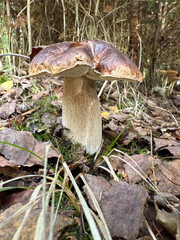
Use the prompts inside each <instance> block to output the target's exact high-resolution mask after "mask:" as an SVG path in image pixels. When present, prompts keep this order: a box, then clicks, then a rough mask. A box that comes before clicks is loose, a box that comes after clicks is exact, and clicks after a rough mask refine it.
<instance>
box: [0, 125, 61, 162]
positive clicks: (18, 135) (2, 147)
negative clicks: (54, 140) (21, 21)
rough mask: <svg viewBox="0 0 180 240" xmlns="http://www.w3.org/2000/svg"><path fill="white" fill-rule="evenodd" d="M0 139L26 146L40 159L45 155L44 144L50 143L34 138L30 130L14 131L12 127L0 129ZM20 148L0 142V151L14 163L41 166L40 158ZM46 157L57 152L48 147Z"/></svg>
mask: <svg viewBox="0 0 180 240" xmlns="http://www.w3.org/2000/svg"><path fill="white" fill-rule="evenodd" d="M0 141H2V142H8V143H11V144H15V145H17V146H20V147H21V148H26V149H28V150H29V151H30V152H34V153H35V154H36V155H39V156H40V157H41V158H42V159H44V157H45V152H46V146H47V145H48V144H50V142H41V141H38V140H36V139H35V138H34V137H33V135H32V133H31V132H27V131H15V130H14V129H4V130H1V131H0ZM21 148H18V147H14V146H10V145H7V144H0V153H1V155H3V156H4V157H5V158H6V159H8V160H9V161H10V162H13V163H14V164H15V165H20V166H29V167H30V166H33V165H40V166H43V161H42V160H40V159H39V158H38V157H36V156H34V155H31V153H30V152H27V151H24V150H23V149H21ZM48 157H57V153H56V152H55V151H54V150H52V149H51V148H50V149H49V152H48Z"/></svg>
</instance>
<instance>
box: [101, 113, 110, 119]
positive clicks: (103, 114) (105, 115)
mask: <svg viewBox="0 0 180 240" xmlns="http://www.w3.org/2000/svg"><path fill="white" fill-rule="evenodd" d="M101 116H102V117H103V118H105V119H107V120H108V119H109V117H110V114H109V113H108V112H102V113H101Z"/></svg>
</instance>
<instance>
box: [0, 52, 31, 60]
mask: <svg viewBox="0 0 180 240" xmlns="http://www.w3.org/2000/svg"><path fill="white" fill-rule="evenodd" d="M4 56H16V57H23V58H27V59H29V57H28V56H25V55H22V54H18V53H3V54H0V57H4Z"/></svg>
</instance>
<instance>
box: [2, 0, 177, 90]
mask: <svg viewBox="0 0 180 240" xmlns="http://www.w3.org/2000/svg"><path fill="white" fill-rule="evenodd" d="M179 12H180V2H179V1H178V0H177V1H173V0H168V1H165V0H164V1H160V0H131V1H128V0H114V1H112V0H88V1H87V0H51V1H48V0H32V1H30V0H27V1H25V0H15V1H14V0H13V1H11V0H1V2H0V29H1V31H0V54H4V53H8V52H11V53H18V54H24V55H29V54H30V52H31V47H32V46H36V45H48V44H52V43H57V42H63V41H79V40H85V39H100V40H104V41H107V42H109V43H112V44H114V45H115V46H116V47H118V48H119V49H120V50H121V51H122V52H124V53H125V54H127V55H128V56H129V57H130V58H131V59H132V60H133V61H134V62H135V63H136V64H137V66H139V68H140V69H141V71H142V72H143V75H144V79H145V81H144V86H145V89H146V90H149V89H151V88H152V87H153V86H161V85H162V79H161V76H160V75H159V72H158V71H159V70H164V69H165V70H168V69H169V70H176V71H179V72H180V59H179V52H180V49H179V40H180V24H179V22H180V14H179ZM5 59H6V66H5V67H6V68H9V70H10V71H11V72H13V73H14V74H16V75H21V73H19V72H18V70H17V68H18V67H21V64H22V59H21V58H15V57H13V56H10V57H5ZM0 60H1V59H0ZM1 65H2V63H1ZM0 67H2V66H0Z"/></svg>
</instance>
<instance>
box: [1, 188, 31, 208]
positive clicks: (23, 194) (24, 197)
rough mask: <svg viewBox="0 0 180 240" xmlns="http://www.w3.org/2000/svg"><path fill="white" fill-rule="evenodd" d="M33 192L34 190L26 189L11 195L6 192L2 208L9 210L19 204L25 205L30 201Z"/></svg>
mask: <svg viewBox="0 0 180 240" xmlns="http://www.w3.org/2000/svg"><path fill="white" fill-rule="evenodd" d="M33 191H34V190H33V189H26V190H23V191H20V192H15V193H10V192H9V191H6V192H4V193H5V194H4V196H3V199H2V198H1V199H2V200H1V206H3V208H5V209H7V208H9V207H10V206H12V205H15V204H17V203H21V204H23V205H24V204H26V203H27V202H28V201H29V199H30V197H31V195H32V193H33Z"/></svg>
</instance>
